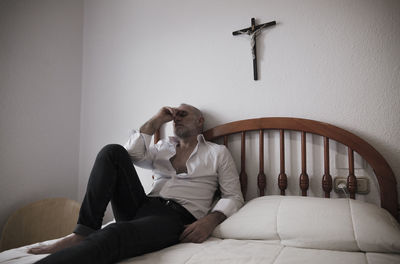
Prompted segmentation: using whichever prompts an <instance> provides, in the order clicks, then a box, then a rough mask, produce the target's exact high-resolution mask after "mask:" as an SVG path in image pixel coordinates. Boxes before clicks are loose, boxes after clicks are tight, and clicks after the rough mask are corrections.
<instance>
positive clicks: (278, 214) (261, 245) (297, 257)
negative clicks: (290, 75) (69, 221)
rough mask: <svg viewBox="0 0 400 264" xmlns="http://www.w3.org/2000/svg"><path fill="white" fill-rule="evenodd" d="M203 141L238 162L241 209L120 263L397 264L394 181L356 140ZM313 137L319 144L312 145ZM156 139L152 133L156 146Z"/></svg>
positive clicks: (246, 133) (289, 128)
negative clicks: (368, 189) (366, 179)
mask: <svg viewBox="0 0 400 264" xmlns="http://www.w3.org/2000/svg"><path fill="white" fill-rule="evenodd" d="M292 133H294V134H296V135H297V134H298V136H292V135H293V134H292ZM271 135H275V137H276V139H277V140H278V143H277V144H276V145H277V147H276V149H277V153H275V154H273V156H274V157H277V158H275V159H274V160H276V161H277V163H278V165H277V168H278V169H277V172H276V173H271V171H270V170H268V168H266V167H265V164H270V163H269V162H266V160H273V159H272V157H273V156H272V154H271V151H270V150H268V149H267V150H265V146H266V145H268V147H270V145H273V144H272V143H271V144H269V143H268V142H265V140H267V141H269V140H271V138H273V137H274V136H271ZM310 135H312V137H311V138H310ZM204 136H205V138H206V139H207V140H211V141H216V142H218V143H221V144H225V145H226V146H227V147H228V148H229V149H230V150H231V152H232V154H233V156H234V157H236V158H235V160H236V163H237V167H238V169H239V170H240V182H241V188H242V192H243V195H244V196H245V197H246V200H247V202H246V204H245V205H244V206H243V207H242V208H241V209H240V210H239V211H238V212H237V213H235V214H234V215H232V216H231V217H230V218H228V219H227V220H225V221H224V222H223V223H222V224H221V225H219V226H218V227H217V228H216V229H215V230H214V232H213V234H212V236H211V237H210V238H209V239H208V240H207V241H206V242H204V243H202V244H194V243H183V244H178V245H175V246H172V247H169V248H166V249H163V250H160V251H157V252H153V253H150V254H145V255H142V256H138V257H135V258H131V259H127V260H124V261H122V262H121V263H132V264H139V263H140V264H142V263H143V264H144V263H174V264H178V263H246V264H251V263H268V264H269V263H271V264H272V263H274V264H283V263H325V264H329V263H355V264H358V263H360V264H361V263H369V264H371V263H400V226H399V222H398V221H399V215H398V214H399V211H398V209H399V208H398V196H397V187H396V184H397V183H396V178H395V176H394V173H393V171H392V169H391V168H390V166H389V165H388V163H387V162H386V160H385V159H384V158H383V156H382V155H381V154H380V153H379V152H377V151H376V150H375V149H374V148H373V147H372V146H371V145H370V144H369V143H367V142H366V141H364V140H363V139H361V138H360V137H358V136H356V135H354V134H352V133H350V132H348V131H346V130H344V129H341V128H339V127H336V126H333V125H330V124H327V123H323V122H318V121H313V120H307V119H299V118H281V117H269V118H257V119H248V120H241V121H235V122H231V123H227V124H223V125H220V126H217V127H214V128H212V129H209V130H207V131H205V132H204ZM314 136H316V137H319V138H320V139H319V140H317V141H315V140H314V138H313V137H314ZM293 138H298V145H299V146H298V147H297V148H296V147H295V148H293V149H294V150H295V152H298V153H299V154H300V155H298V156H299V158H298V161H299V171H298V173H293V168H292V167H291V166H290V164H289V163H291V162H287V159H288V158H289V157H292V156H291V155H292V154H288V153H287V150H288V147H287V146H288V143H289V144H292V143H291V142H288V139H289V140H291V139H293ZM158 139H159V134H156V136H155V141H157V140H158ZM309 139H311V141H315V142H317V145H320V147H321V151H314V153H313V155H310V154H309V152H310V151H311V150H310V143H309V142H307V141H308V140H309ZM249 140H252V142H249ZM315 142H314V143H315ZM235 143H238V145H239V146H238V147H235V146H234V144H235ZM267 143H268V144H267ZM285 143H286V147H285ZM312 143H313V142H312ZM296 144H297V143H296ZM335 144H340V145H343V146H344V148H345V150H346V151H345V152H346V160H347V166H346V167H347V168H346V170H347V178H346V184H345V186H342V187H341V188H342V190H343V191H344V194H345V197H344V198H339V197H340V195H339V194H337V193H335V192H334V187H335V186H334V179H333V177H332V175H331V170H332V169H331V166H332V157H331V156H332V147H330V146H332V145H335ZM251 146H252V147H251ZM254 152H255V153H256V154H254ZM342 152H343V149H342ZM307 153H308V154H307ZM318 153H320V154H322V157H319V158H316V160H317V162H316V163H321V168H322V169H321V170H322V173H320V175H317V176H316V174H318V173H316V170H315V169H314V170H310V166H309V164H310V157H312V158H313V157H316V156H317V155H316V154H318ZM355 155H356V158H355ZM266 156H267V158H265V157H266ZM357 156H360V157H362V159H363V160H365V161H366V163H368V165H367V166H368V168H370V169H371V171H372V172H373V173H372V174H373V177H374V181H372V182H376V183H377V186H376V190H378V197H375V198H373V201H374V202H373V203H371V202H366V201H365V199H364V200H363V199H362V197H363V196H362V195H359V194H358V193H357V177H358V175H357V172H358V167H357V166H358V165H357V164H356V163H357ZM246 157H247V159H246ZM249 157H250V159H251V162H249V160H248V158H249ZM255 157H257V158H255ZM355 160H356V162H355ZM254 163H256V164H257V165H256V167H257V168H256V171H257V173H254V171H255V170H254ZM249 164H253V165H251V166H252V168H250V166H249ZM250 172H251V173H250ZM274 174H275V175H274ZM253 176H254V177H253ZM271 179H274V180H271ZM317 179H319V180H317ZM316 182H317V185H318V186H320V189H321V192H320V194H321V195H319V197H312V194H315V193H317V192H314V191H312V190H311V189H310V186H315V185H316V184H315V183H316ZM249 183H256V187H255V188H253V189H256V192H255V193H256V194H257V196H258V197H254V191H253V194H249V193H248V190H251V189H252V188H251V187H250V186H249ZM293 185H295V186H297V187H298V194H299V195H293V194H296V193H293V191H289V189H288V186H293ZM267 187H268V188H267ZM266 190H267V191H266ZM268 190H275V191H268ZM347 196H348V197H347ZM359 198H361V199H359ZM51 242H52V241H45V242H43V243H51ZM31 246H32V245H30V246H25V247H20V248H16V249H12V250H8V251H5V252H2V253H0V263H34V262H35V261H37V260H38V259H40V258H42V257H44V255H40V256H35V255H30V254H27V253H26V251H27V248H30V247H31Z"/></svg>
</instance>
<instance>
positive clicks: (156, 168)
mask: <svg viewBox="0 0 400 264" xmlns="http://www.w3.org/2000/svg"><path fill="white" fill-rule="evenodd" d="M151 137H152V136H150V135H146V134H143V133H140V132H138V131H136V130H134V131H132V133H131V135H130V137H129V139H128V142H127V143H126V144H125V145H124V147H125V148H126V150H127V151H128V153H129V155H130V156H131V159H132V161H133V163H134V164H135V165H137V166H139V167H142V168H147V169H152V170H153V176H154V182H153V185H152V190H151V191H150V193H149V194H148V195H149V196H159V197H162V198H165V199H171V200H174V201H176V202H178V203H179V204H181V205H182V206H183V207H185V208H186V209H187V210H188V211H189V212H190V213H191V214H192V215H193V216H194V217H196V218H197V219H199V218H201V217H203V216H205V215H206V214H208V213H209V212H210V209H212V210H211V211H219V212H221V213H223V214H224V215H226V216H227V217H229V216H231V215H232V214H233V213H234V212H236V211H237V210H238V209H239V208H240V207H241V206H242V205H243V196H242V193H241V190H240V183H239V175H238V173H237V170H236V166H235V163H234V162H233V159H232V156H231V154H230V152H229V150H228V149H227V148H226V147H225V146H223V145H218V144H215V143H212V142H209V141H206V140H205V139H204V137H203V135H201V134H200V135H198V136H197V141H198V143H197V146H196V147H195V149H194V150H193V152H192V154H191V155H190V156H189V159H188V160H187V162H186V168H187V173H179V174H177V173H176V170H175V169H174V167H173V166H172V164H171V162H170V158H171V157H173V156H174V155H175V154H176V145H177V144H178V140H177V139H176V138H174V137H170V138H168V139H162V140H160V141H159V142H158V143H157V144H155V145H150V142H151ZM217 188H219V189H220V192H221V197H220V199H219V200H218V201H217V202H216V204H215V205H214V207H212V204H213V199H214V194H215V191H216V190H217Z"/></svg>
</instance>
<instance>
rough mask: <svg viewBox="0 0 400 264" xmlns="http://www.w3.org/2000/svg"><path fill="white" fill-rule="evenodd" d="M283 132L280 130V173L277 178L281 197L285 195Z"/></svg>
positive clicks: (285, 177)
mask: <svg viewBox="0 0 400 264" xmlns="http://www.w3.org/2000/svg"><path fill="white" fill-rule="evenodd" d="M284 135H285V134H284V130H283V129H281V130H280V154H281V155H280V161H281V164H280V165H281V166H280V173H279V176H278V186H279V189H280V190H281V195H285V190H286V188H287V176H286V173H285V137H284Z"/></svg>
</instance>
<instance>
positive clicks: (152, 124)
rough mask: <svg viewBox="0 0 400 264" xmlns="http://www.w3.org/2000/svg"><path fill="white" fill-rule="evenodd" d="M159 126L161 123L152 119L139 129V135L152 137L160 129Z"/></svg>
mask: <svg viewBox="0 0 400 264" xmlns="http://www.w3.org/2000/svg"><path fill="white" fill-rule="evenodd" d="M161 125H162V122H160V121H159V120H158V119H157V118H154V117H153V118H151V119H150V120H149V121H147V122H146V123H144V125H142V126H141V127H140V133H144V134H147V135H154V133H155V132H156V131H157V130H158V129H159V128H160V127H161Z"/></svg>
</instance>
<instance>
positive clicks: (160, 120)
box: [140, 106, 177, 135]
mask: <svg viewBox="0 0 400 264" xmlns="http://www.w3.org/2000/svg"><path fill="white" fill-rule="evenodd" d="M176 112H177V110H176V109H175V108H173V107H169V106H164V107H163V108H161V109H160V111H158V113H157V114H156V115H155V116H153V117H152V118H151V119H150V120H149V121H147V122H146V123H145V124H144V125H143V126H142V127H141V128H140V132H141V133H145V134H148V135H153V134H154V133H155V132H156V131H157V130H158V129H159V128H160V127H161V126H162V125H163V124H165V123H167V122H170V121H172V120H174V118H175V116H176Z"/></svg>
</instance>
